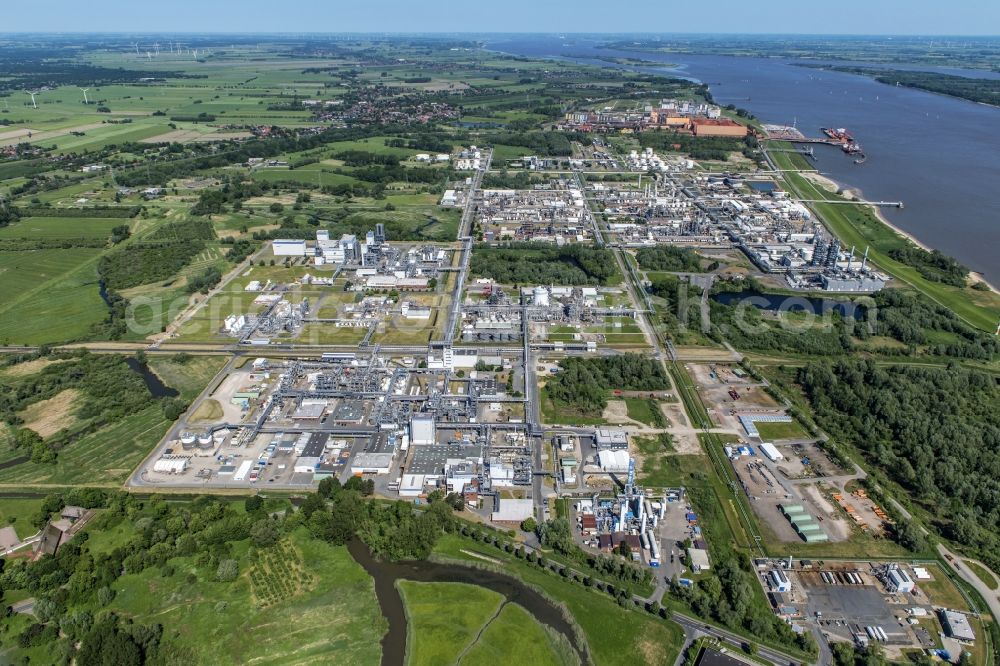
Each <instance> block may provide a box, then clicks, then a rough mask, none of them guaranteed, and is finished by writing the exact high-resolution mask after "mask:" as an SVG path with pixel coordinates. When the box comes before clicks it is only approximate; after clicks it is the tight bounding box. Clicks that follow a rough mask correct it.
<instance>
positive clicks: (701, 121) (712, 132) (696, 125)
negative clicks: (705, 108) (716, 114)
mask: <svg viewBox="0 0 1000 666" xmlns="http://www.w3.org/2000/svg"><path fill="white" fill-rule="evenodd" d="M691 131H692V133H693V134H694V135H695V136H735V137H739V138H743V137H745V136H746V135H747V128H746V125H740V124H739V123H738V122H736V121H733V120H729V119H728V118H692V119H691Z"/></svg>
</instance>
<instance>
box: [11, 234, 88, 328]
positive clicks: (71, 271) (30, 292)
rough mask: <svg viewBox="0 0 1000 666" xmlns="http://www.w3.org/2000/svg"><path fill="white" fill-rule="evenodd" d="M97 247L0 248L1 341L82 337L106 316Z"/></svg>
mask: <svg viewBox="0 0 1000 666" xmlns="http://www.w3.org/2000/svg"><path fill="white" fill-rule="evenodd" d="M100 253H101V250H100V249H98V248H70V249H59V250H28V251H20V252H10V251H0V280H2V281H3V285H4V296H3V298H2V299H0V342H2V343H3V344H44V343H50V342H64V341H66V340H76V339H80V338H85V337H87V336H88V334H89V333H90V331H91V327H92V326H93V325H94V324H96V323H98V322H100V321H102V320H103V319H104V318H105V317H106V316H107V308H106V307H105V305H104V302H103V301H102V299H101V295H100V289H99V287H98V283H97V270H96V265H97V259H98V257H99V256H100Z"/></svg>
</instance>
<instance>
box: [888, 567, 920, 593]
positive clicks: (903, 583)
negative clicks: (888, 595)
mask: <svg viewBox="0 0 1000 666" xmlns="http://www.w3.org/2000/svg"><path fill="white" fill-rule="evenodd" d="M913 585H914V583H913V579H912V578H910V575H909V574H908V573H906V572H905V571H903V570H902V569H900V568H899V567H898V566H892V567H889V570H888V571H887V572H886V580H885V587H886V589H887V590H889V591H890V592H902V593H905V594H909V593H910V592H913Z"/></svg>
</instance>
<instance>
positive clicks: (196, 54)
mask: <svg viewBox="0 0 1000 666" xmlns="http://www.w3.org/2000/svg"><path fill="white" fill-rule="evenodd" d="M191 55H192V56H194V59H195V60H197V59H198V49H193V50H192V51H191Z"/></svg>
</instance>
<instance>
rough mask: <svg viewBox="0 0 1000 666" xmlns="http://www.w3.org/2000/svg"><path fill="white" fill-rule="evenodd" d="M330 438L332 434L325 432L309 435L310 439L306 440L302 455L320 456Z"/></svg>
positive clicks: (309, 456)
mask: <svg viewBox="0 0 1000 666" xmlns="http://www.w3.org/2000/svg"><path fill="white" fill-rule="evenodd" d="M328 439H330V435H328V434H327V433H325V432H314V433H313V434H311V435H309V441H308V442H306V445H305V448H303V449H302V456H301V457H305V458H319V456H320V455H321V454H322V453H323V449H324V448H326V441H327V440H328Z"/></svg>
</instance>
